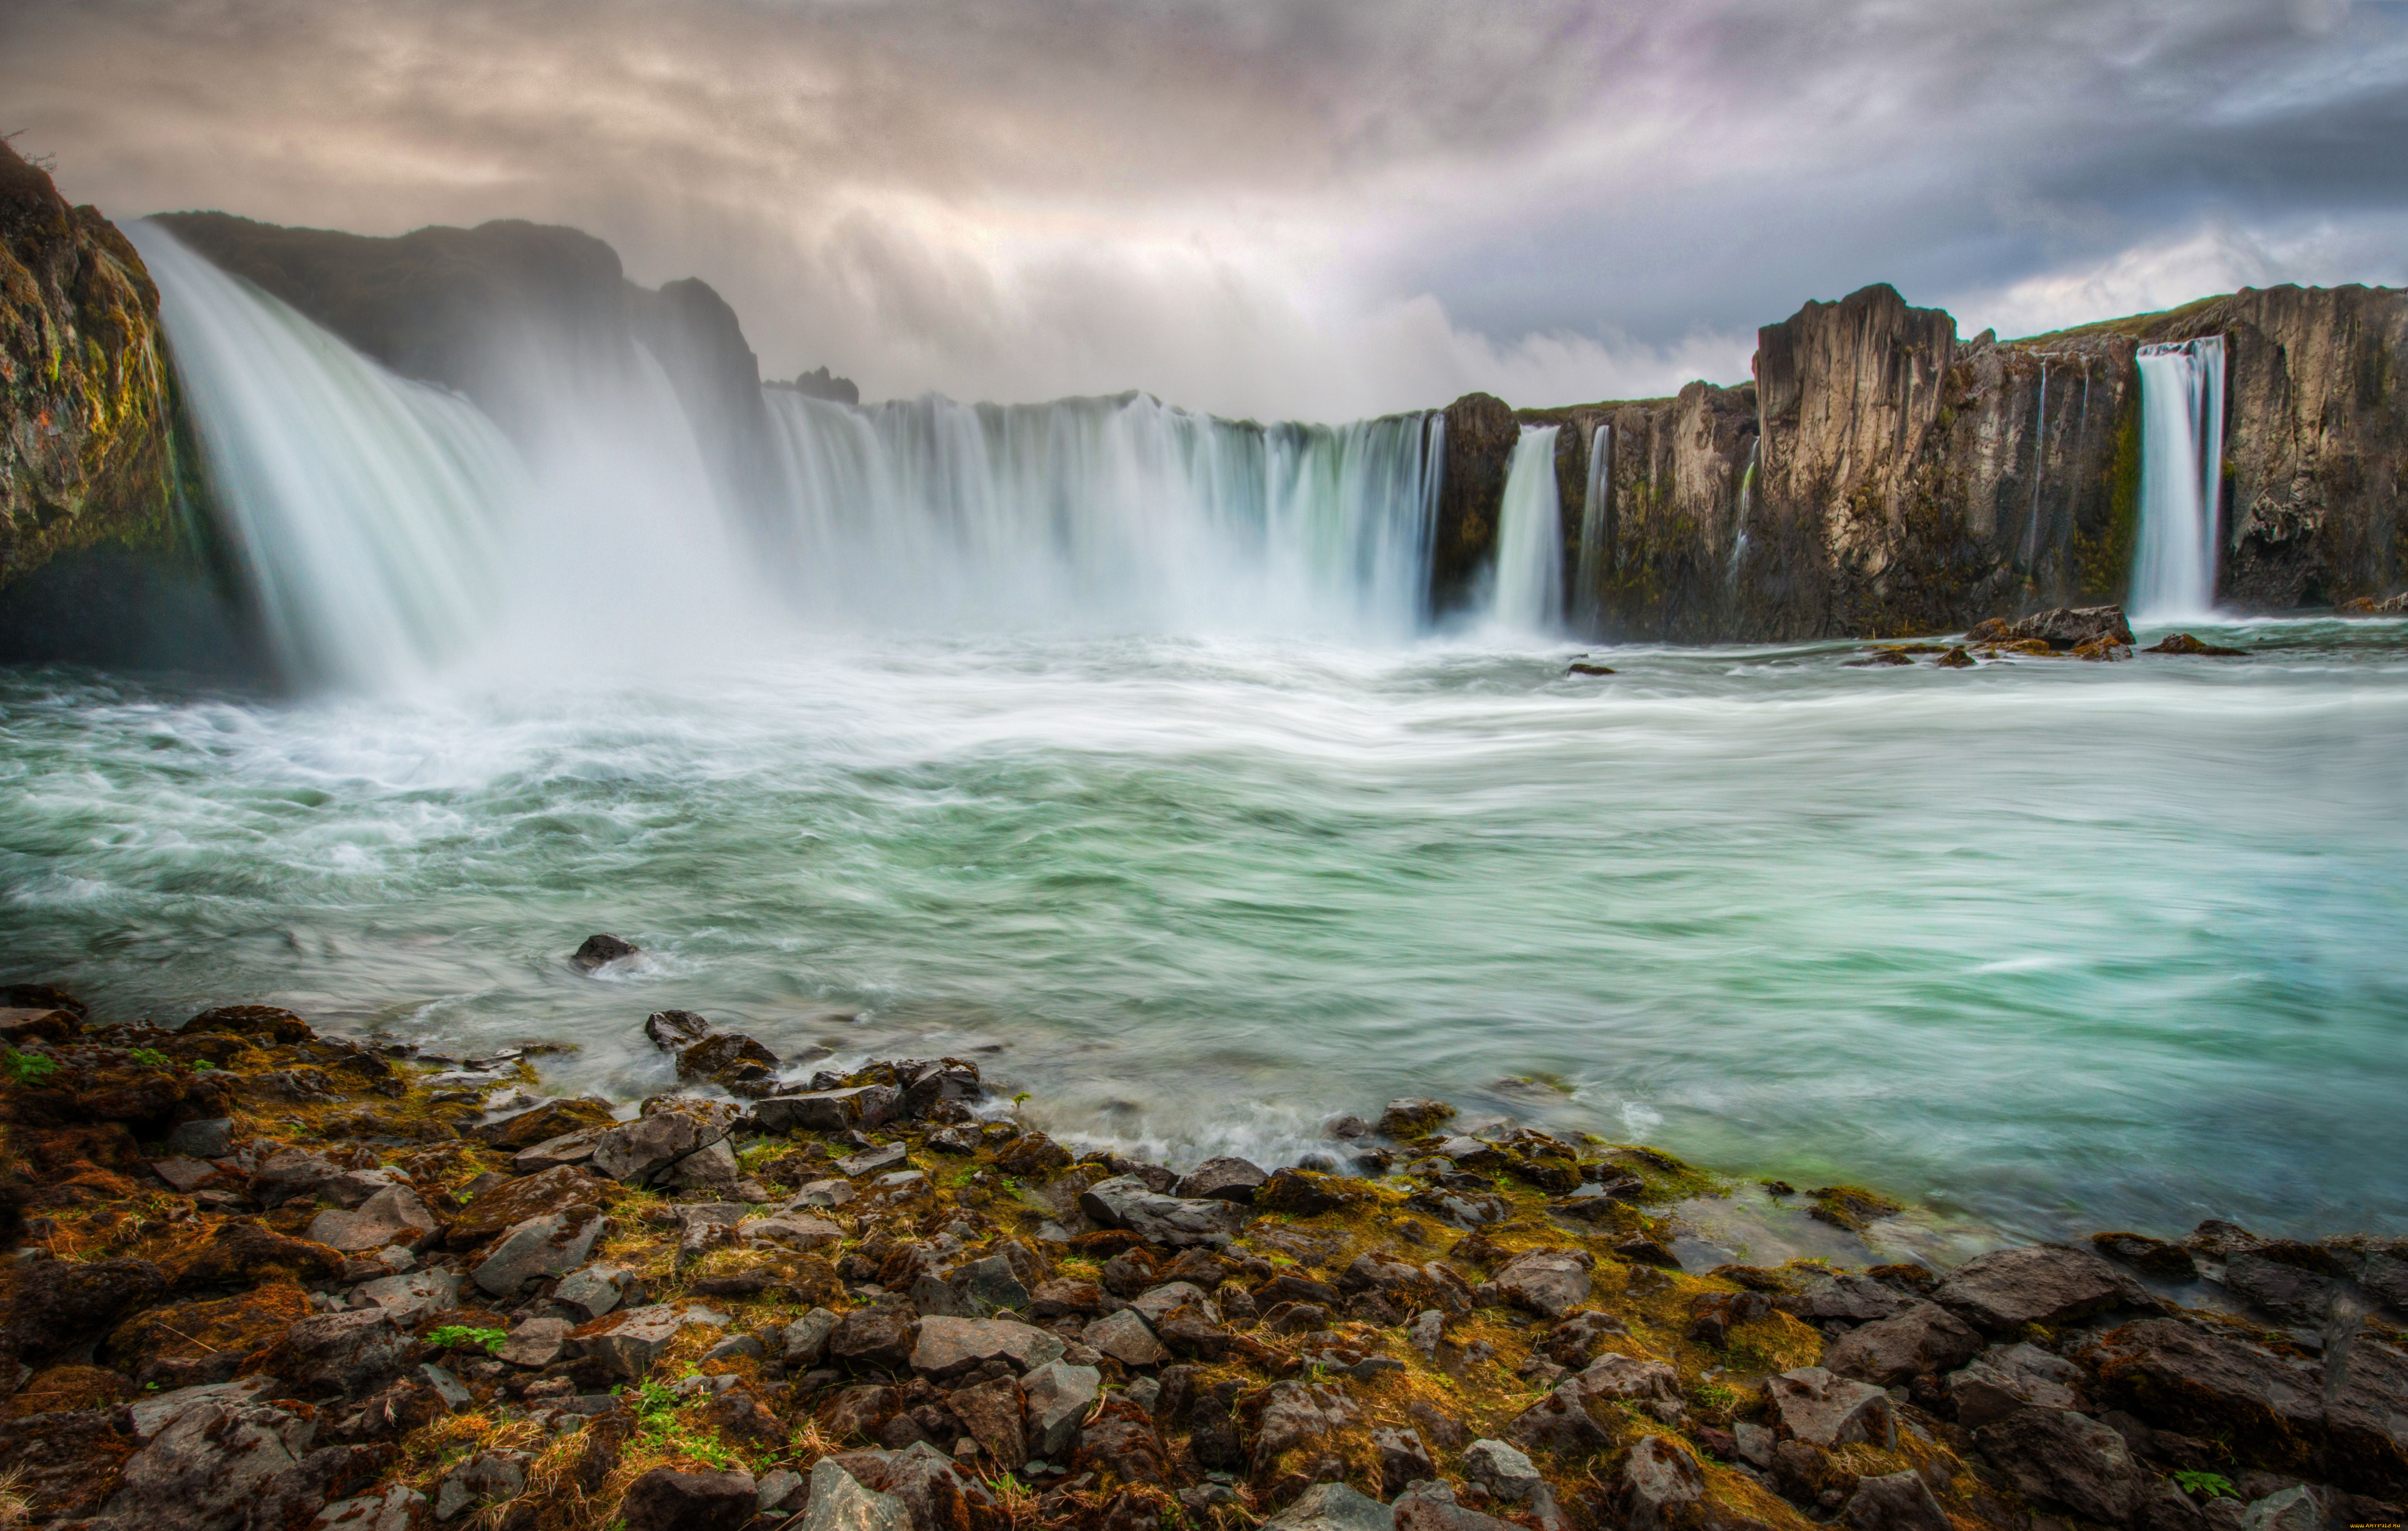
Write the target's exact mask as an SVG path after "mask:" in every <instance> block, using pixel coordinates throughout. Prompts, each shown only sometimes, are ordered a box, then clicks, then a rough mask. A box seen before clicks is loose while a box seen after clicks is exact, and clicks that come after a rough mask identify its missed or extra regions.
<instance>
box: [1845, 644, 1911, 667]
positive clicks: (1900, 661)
mask: <svg viewBox="0 0 2408 1531" xmlns="http://www.w3.org/2000/svg"><path fill="white" fill-rule="evenodd" d="M1912 664H1914V656H1913V655H1911V654H1902V653H1899V651H1897V650H1896V649H1875V650H1874V651H1872V652H1871V653H1869V654H1867V655H1865V656H1864V657H1863V658H1862V659H1851V660H1847V661H1845V662H1843V663H1842V665H1841V666H1840V667H1841V668H1842V669H1848V670H1869V669H1883V668H1888V667H1893V666H1896V665H1912Z"/></svg>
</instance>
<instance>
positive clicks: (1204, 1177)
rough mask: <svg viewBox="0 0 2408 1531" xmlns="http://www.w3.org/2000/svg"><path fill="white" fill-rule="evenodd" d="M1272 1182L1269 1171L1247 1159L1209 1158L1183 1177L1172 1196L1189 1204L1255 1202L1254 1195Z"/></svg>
mask: <svg viewBox="0 0 2408 1531" xmlns="http://www.w3.org/2000/svg"><path fill="white" fill-rule="evenodd" d="M1269 1179H1270V1174H1269V1171H1268V1170H1265V1169H1263V1168H1262V1167H1261V1166H1258V1165H1254V1164H1252V1163H1249V1162H1248V1161H1246V1160H1244V1159H1231V1158H1221V1159H1207V1160H1205V1161H1204V1162H1203V1163H1202V1164H1200V1165H1197V1166H1196V1167H1195V1168H1194V1169H1193V1170H1191V1171H1190V1172H1188V1173H1187V1174H1186V1175H1184V1176H1182V1177H1181V1178H1180V1180H1179V1183H1178V1184H1177V1185H1175V1186H1173V1187H1172V1188H1171V1194H1172V1195H1176V1196H1178V1197H1180V1198H1181V1199H1183V1200H1185V1201H1198V1200H1205V1199H1210V1200H1213V1201H1234V1202H1239V1203H1240V1204H1247V1203H1251V1202H1253V1201H1254V1192H1255V1191H1256V1190H1257V1189H1259V1188H1260V1187H1261V1185H1262V1183H1263V1182H1264V1181H1265V1180H1269Z"/></svg>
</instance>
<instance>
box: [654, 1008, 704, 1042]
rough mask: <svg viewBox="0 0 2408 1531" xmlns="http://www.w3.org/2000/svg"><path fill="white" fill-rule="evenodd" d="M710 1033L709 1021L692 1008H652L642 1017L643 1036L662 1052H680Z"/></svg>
mask: <svg viewBox="0 0 2408 1531" xmlns="http://www.w3.org/2000/svg"><path fill="white" fill-rule="evenodd" d="M709 1036H710V1022H709V1021H708V1020H705V1019H704V1018H703V1017H702V1016H701V1015H699V1014H697V1013H695V1011H693V1010H654V1011H653V1012H652V1014H650V1015H648V1016H646V1017H644V1037H645V1039H646V1040H647V1041H649V1042H651V1043H652V1045H653V1046H654V1047H656V1048H659V1049H660V1050H661V1051H662V1052H684V1051H685V1050H686V1049H687V1048H690V1047H692V1046H694V1045H695V1043H696V1042H699V1041H701V1040H702V1039H703V1038H705V1037H709Z"/></svg>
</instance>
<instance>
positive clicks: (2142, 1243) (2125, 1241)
mask: <svg viewBox="0 0 2408 1531" xmlns="http://www.w3.org/2000/svg"><path fill="white" fill-rule="evenodd" d="M2090 1247H2091V1248H2093V1249H2095V1250H2097V1251H2098V1252H2100V1253H2101V1254H2103V1255H2105V1256H2106V1257H2107V1258H2108V1259H2110V1260H2119V1261H2121V1262H2123V1263H2124V1264H2125V1265H2128V1266H2131V1267H2132V1268H2133V1269H2134V1270H2137V1271H2139V1272H2140V1273H2141V1274H2142V1275H2143V1276H2152V1277H2155V1278H2157V1280H2158V1281H2197V1280H2199V1262H2198V1261H2196V1260H2194V1259H2192V1258H2191V1253H2190V1251H2188V1250H2186V1249H2185V1248H2183V1247H2182V1246H2181V1245H2180V1244H2169V1243H2167V1242H2166V1241H2165V1240H2164V1239H2162V1238H2150V1237H2149V1236H2148V1235H2146V1234H2136V1233H2100V1234H2092V1235H2091V1236H2090Z"/></svg>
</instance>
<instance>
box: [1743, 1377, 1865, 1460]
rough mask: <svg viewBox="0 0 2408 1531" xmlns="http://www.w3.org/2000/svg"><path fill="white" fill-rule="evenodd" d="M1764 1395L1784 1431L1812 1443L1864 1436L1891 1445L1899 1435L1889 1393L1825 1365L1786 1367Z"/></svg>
mask: <svg viewBox="0 0 2408 1531" xmlns="http://www.w3.org/2000/svg"><path fill="white" fill-rule="evenodd" d="M1765 1395H1766V1399H1767V1401H1768V1402H1769V1403H1770V1404H1771V1406H1772V1410H1773V1415H1774V1417H1775V1419H1777V1420H1778V1421H1779V1423H1780V1425H1781V1428H1782V1430H1783V1431H1784V1432H1785V1434H1787V1435H1788V1436H1790V1437H1792V1438H1796V1439H1798V1440H1801V1441H1804V1442H1805V1443H1806V1444H1807V1445H1810V1446H1821V1447H1825V1448H1828V1447H1832V1446H1842V1445H1845V1444H1847V1443H1849V1442H1851V1441H1858V1440H1862V1441H1870V1442H1871V1443H1872V1444H1873V1445H1875V1446H1879V1447H1881V1448H1883V1449H1884V1450H1887V1449H1889V1447H1890V1445H1891V1443H1892V1441H1893V1440H1894V1439H1895V1438H1896V1433H1897V1432H1896V1429H1895V1426H1894V1425H1893V1424H1892V1422H1891V1414H1890V1404H1889V1395H1888V1394H1887V1393H1885V1392H1884V1391H1883V1390H1881V1389H1880V1388H1877V1387H1872V1386H1870V1385H1868V1384H1866V1383H1863V1382H1857V1381H1850V1380H1848V1379H1847V1378H1845V1377H1839V1376H1834V1375H1833V1374H1832V1373H1830V1372H1828V1371H1826V1370H1825V1369H1824V1368H1822V1367H1821V1366H1801V1367H1799V1369H1798V1370H1796V1371H1785V1372H1783V1373H1782V1374H1781V1375H1780V1376H1778V1377H1775V1378H1773V1379H1771V1380H1770V1381H1768V1382H1767V1383H1766V1384H1765Z"/></svg>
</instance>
